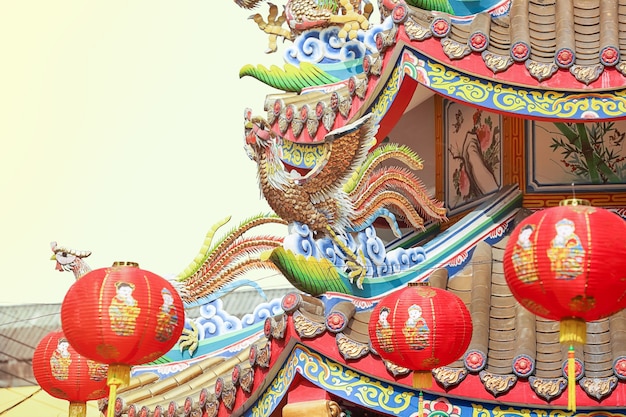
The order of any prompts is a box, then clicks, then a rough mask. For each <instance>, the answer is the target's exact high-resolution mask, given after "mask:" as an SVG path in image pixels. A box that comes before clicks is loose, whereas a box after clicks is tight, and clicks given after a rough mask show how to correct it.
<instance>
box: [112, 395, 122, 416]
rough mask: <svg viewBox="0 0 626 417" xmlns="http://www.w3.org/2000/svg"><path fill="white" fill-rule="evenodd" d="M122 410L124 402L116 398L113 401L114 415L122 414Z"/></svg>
mask: <svg viewBox="0 0 626 417" xmlns="http://www.w3.org/2000/svg"><path fill="white" fill-rule="evenodd" d="M123 409H124V402H123V401H122V399H121V398H116V399H115V409H114V410H115V414H116V415H118V414H122V410H123Z"/></svg>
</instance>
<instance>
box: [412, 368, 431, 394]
mask: <svg viewBox="0 0 626 417" xmlns="http://www.w3.org/2000/svg"><path fill="white" fill-rule="evenodd" d="M432 386H433V374H432V373H431V372H430V371H413V388H418V389H420V390H421V389H423V388H430V387H432Z"/></svg>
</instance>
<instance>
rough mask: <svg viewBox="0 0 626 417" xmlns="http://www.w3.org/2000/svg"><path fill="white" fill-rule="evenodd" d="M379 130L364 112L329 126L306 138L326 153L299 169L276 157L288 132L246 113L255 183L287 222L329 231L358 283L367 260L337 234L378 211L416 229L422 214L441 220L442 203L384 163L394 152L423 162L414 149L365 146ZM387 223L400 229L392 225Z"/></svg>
mask: <svg viewBox="0 0 626 417" xmlns="http://www.w3.org/2000/svg"><path fill="white" fill-rule="evenodd" d="M377 129H378V126H377V125H376V124H375V121H374V117H373V116H372V115H371V114H368V115H366V116H364V117H362V118H361V119H359V120H357V121H356V122H354V123H351V124H349V125H346V126H344V127H342V128H340V129H337V130H335V131H332V132H330V133H328V134H327V136H326V137H325V139H324V141H323V142H321V143H318V144H315V145H311V146H316V147H319V149H317V150H316V152H315V153H316V154H317V155H324V156H323V157H320V158H319V159H318V161H317V162H316V166H315V167H314V168H313V169H312V170H310V171H309V172H308V173H306V174H305V175H300V174H298V173H296V172H295V171H294V170H291V169H290V168H289V167H288V166H287V165H286V164H285V163H284V162H283V160H282V159H281V150H282V145H283V141H284V140H285V139H283V138H282V137H281V136H279V135H278V134H277V133H276V132H274V131H273V130H271V129H270V128H269V125H268V123H267V122H266V121H265V120H264V119H263V118H261V117H253V118H250V119H249V120H247V122H246V128H245V143H246V151H247V153H248V156H249V157H250V158H251V159H252V160H253V161H255V162H256V164H257V170H258V181H259V187H260V189H261V192H262V195H263V196H264V198H265V199H266V200H267V202H268V204H269V205H270V207H271V208H272V209H273V210H274V211H275V212H276V214H278V215H279V216H280V217H281V218H283V219H284V220H285V221H286V222H288V223H290V224H293V223H300V224H305V225H307V226H308V227H309V228H310V229H311V230H312V231H313V233H315V234H316V235H321V236H329V237H330V238H331V239H332V240H333V241H334V242H335V243H336V245H337V246H338V247H339V248H340V249H341V250H342V251H343V252H344V254H345V255H346V270H347V273H348V278H349V279H350V281H351V282H352V283H354V281H356V285H357V287H358V288H360V289H361V288H362V282H363V279H364V277H365V274H366V270H365V267H366V265H365V263H364V260H363V255H362V253H355V252H353V251H352V250H351V249H350V248H349V247H348V246H347V245H346V244H345V242H344V240H343V239H342V237H345V236H346V235H347V233H348V232H351V231H359V230H364V229H365V228H367V227H368V226H370V225H371V224H372V223H373V221H374V220H375V219H376V218H377V217H384V218H385V219H387V220H388V221H390V219H395V218H400V219H403V220H404V221H405V222H406V223H408V224H409V225H410V226H412V227H414V228H416V229H418V230H421V229H423V228H424V217H423V216H426V217H427V218H429V219H431V220H433V221H438V222H440V221H444V220H446V216H445V215H446V210H445V208H444V207H443V205H442V204H441V203H440V202H438V201H436V200H434V199H432V198H430V197H429V196H428V193H427V192H426V190H425V189H424V186H423V184H422V182H421V180H419V178H417V177H416V176H415V175H414V174H413V172H412V171H410V170H409V169H406V168H399V167H395V166H388V165H385V166H382V162H383V161H386V160H389V159H391V158H394V159H397V160H399V161H401V162H403V163H404V164H405V165H407V166H408V167H409V168H411V169H421V168H422V167H423V165H422V161H421V159H420V158H419V157H418V156H417V155H416V154H415V153H414V152H413V151H411V150H410V149H409V148H407V147H404V146H401V145H397V144H385V145H382V146H379V147H377V148H376V149H375V150H374V151H373V152H370V151H371V149H370V148H371V147H372V145H373V144H374V143H375V137H374V136H375V134H376V131H377ZM368 157H369V158H368ZM366 162H367V163H366ZM387 213H390V214H393V215H385V214H387ZM391 222H392V223H391V224H390V225H391V226H392V229H393V230H394V232H396V234H398V232H397V231H398V230H399V228H398V227H397V224H395V221H393V220H391Z"/></svg>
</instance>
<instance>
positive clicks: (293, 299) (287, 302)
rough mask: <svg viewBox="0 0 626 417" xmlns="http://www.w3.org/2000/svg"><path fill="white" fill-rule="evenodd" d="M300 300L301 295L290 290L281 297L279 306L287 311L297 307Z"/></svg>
mask: <svg viewBox="0 0 626 417" xmlns="http://www.w3.org/2000/svg"><path fill="white" fill-rule="evenodd" d="M301 300H302V297H301V296H300V295H299V294H296V293H295V292H290V293H289V294H287V295H285V296H284V297H283V300H282V302H281V308H282V309H283V310H284V311H286V312H288V313H289V312H291V311H293V310H295V309H296V308H297V307H298V305H299V304H300V301H301Z"/></svg>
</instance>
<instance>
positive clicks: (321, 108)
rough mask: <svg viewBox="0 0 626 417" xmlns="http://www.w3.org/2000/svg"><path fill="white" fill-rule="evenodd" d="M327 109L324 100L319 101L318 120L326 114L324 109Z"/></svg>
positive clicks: (316, 108) (316, 115) (316, 110)
mask: <svg viewBox="0 0 626 417" xmlns="http://www.w3.org/2000/svg"><path fill="white" fill-rule="evenodd" d="M325 109H326V104H324V102H323V101H318V102H317V105H316V106H315V117H317V120H321V118H322V116H324V110H325Z"/></svg>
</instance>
